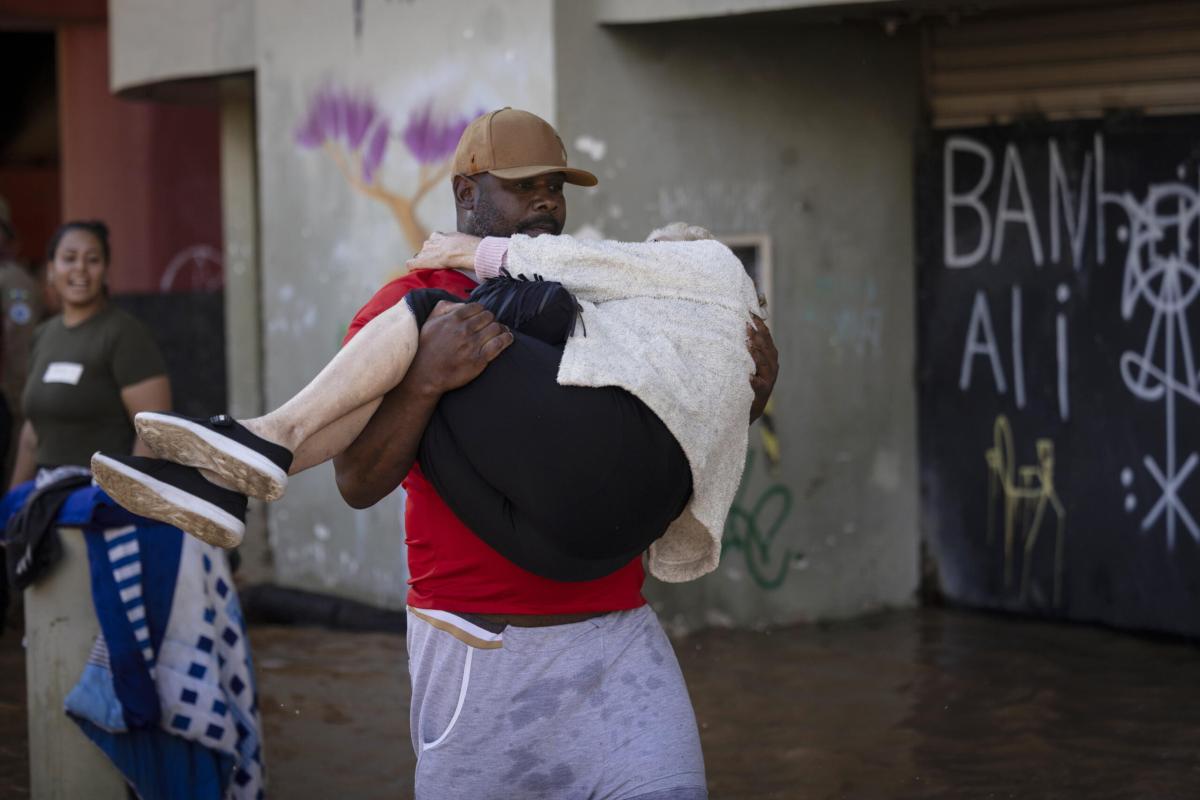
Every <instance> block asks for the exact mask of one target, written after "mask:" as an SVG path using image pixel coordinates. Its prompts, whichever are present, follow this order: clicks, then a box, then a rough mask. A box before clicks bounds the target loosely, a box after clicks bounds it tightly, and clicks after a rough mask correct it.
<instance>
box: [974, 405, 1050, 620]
mask: <svg viewBox="0 0 1200 800" xmlns="http://www.w3.org/2000/svg"><path fill="white" fill-rule="evenodd" d="M992 440H993V444H992V447H991V448H989V449H988V451H987V452H986V453H985V454H984V457H985V459H986V460H987V465H988V538H987V540H988V543H989V544H990V543H991V542H992V539H993V538H994V535H995V531H994V527H995V520H996V503H997V501H998V500H1000V499H1002V500H1003V503H1004V585H1005V586H1006V587H1007V586H1010V585H1011V584H1012V573H1013V569H1012V566H1013V565H1012V555H1013V544H1014V542H1015V540H1016V538H1017V526H1018V524H1019V525H1020V534H1021V539H1022V541H1024V543H1025V556H1024V559H1023V561H1022V567H1021V602H1025V601H1026V600H1027V599H1028V596H1029V583H1030V578H1031V574H1032V561H1033V549H1034V546H1035V545H1036V544H1037V539H1038V535H1039V534H1040V532H1041V529H1042V523H1043V521H1044V520H1045V518H1046V510H1047V508H1049V509H1050V510H1052V511H1053V512H1054V516H1055V518H1056V520H1057V530H1056V535H1055V543H1054V605H1055V606H1059V605H1061V604H1062V572H1063V545H1064V542H1065V537H1066V524H1067V510H1066V508H1065V507H1064V506H1063V504H1062V501H1061V500H1059V498H1058V491H1057V489H1056V488H1055V486H1054V442H1052V441H1051V440H1049V439H1038V440H1037V445H1036V447H1037V464H1036V465H1026V466H1021V467H1018V466H1017V464H1016V452H1015V448H1014V447H1013V434H1012V427H1011V426H1010V425H1009V423H1008V418H1007V417H1005V416H1004V415H1003V414H1001V415H1000V416H998V417H996V424H995V425H994V426H993V428H992Z"/></svg>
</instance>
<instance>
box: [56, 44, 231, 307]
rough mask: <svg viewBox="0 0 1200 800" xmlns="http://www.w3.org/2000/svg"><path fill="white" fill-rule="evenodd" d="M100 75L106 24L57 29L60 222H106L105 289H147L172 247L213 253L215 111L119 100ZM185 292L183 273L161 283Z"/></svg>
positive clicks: (216, 246) (154, 286)
mask: <svg viewBox="0 0 1200 800" xmlns="http://www.w3.org/2000/svg"><path fill="white" fill-rule="evenodd" d="M108 79H109V58H108V29H107V27H106V26H105V25H103V24H95V23H88V24H67V25H63V26H60V27H59V29H58V91H59V125H60V144H61V169H62V208H63V219H64V220H68V219H93V218H98V219H102V220H104V221H105V222H106V223H107V224H108V226H109V229H110V230H111V235H112V247H113V264H112V266H113V268H112V270H111V272H110V276H109V284H110V287H111V289H112V291H113V293H114V294H129V293H154V292H158V291H160V290H161V288H162V279H163V274H164V272H165V271H166V270H167V267H168V265H169V264H170V263H171V261H172V259H173V258H175V257H176V256H177V255H179V254H180V253H184V252H187V251H188V250H189V248H197V247H203V248H212V252H214V253H218V254H219V253H220V252H221V247H222V242H221V206H220V161H219V159H220V116H219V114H220V111H219V109H218V108H216V107H213V106H184V105H165V104H159V103H145V102H137V101H129V100H122V99H120V98H117V97H114V96H113V94H112V93H111V92H110V91H109V85H108ZM209 269H210V271H211V269H212V265H209ZM185 272H186V271H185ZM193 288H199V287H198V286H196V285H195V284H193V283H192V282H191V280H190V276H189V275H187V274H184V275H183V277H182V279H177V280H176V281H175V282H174V283H173V284H172V286H171V287H170V289H171V290H176V289H178V290H190V289H193Z"/></svg>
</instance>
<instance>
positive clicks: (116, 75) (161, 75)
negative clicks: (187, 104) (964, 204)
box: [108, 0, 255, 99]
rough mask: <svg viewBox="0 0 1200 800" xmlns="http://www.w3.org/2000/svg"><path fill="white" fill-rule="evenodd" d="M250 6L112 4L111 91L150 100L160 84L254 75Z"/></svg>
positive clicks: (226, 0)
mask: <svg viewBox="0 0 1200 800" xmlns="http://www.w3.org/2000/svg"><path fill="white" fill-rule="evenodd" d="M254 7H255V4H254V3H251V2H245V0H111V2H110V3H109V10H108V13H109V37H110V39H109V44H110V48H109V49H110V52H111V53H112V67H111V72H110V75H109V83H110V86H111V88H112V90H113V92H115V93H117V94H120V95H122V96H125V97H130V96H133V97H149V96H151V92H152V88H153V87H154V86H156V85H158V84H164V83H171V84H183V83H184V82H190V81H194V80H195V79H200V78H216V77H223V76H226V75H232V74H236V73H242V72H249V71H251V70H253V69H254V65H255V39H254V19H255V15H254ZM160 94H161V92H160ZM167 95H168V99H170V95H172V92H171V91H170V90H169V89H168V91H167ZM154 99H161V97H155V98H154Z"/></svg>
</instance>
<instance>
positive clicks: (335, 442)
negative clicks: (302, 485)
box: [240, 303, 420, 474]
mask: <svg viewBox="0 0 1200 800" xmlns="http://www.w3.org/2000/svg"><path fill="white" fill-rule="evenodd" d="M419 336H420V331H419V330H418V329H417V320H416V317H414V316H413V313H412V311H411V310H410V309H409V307H408V304H407V303H397V304H396V305H394V306H392V307H391V308H389V309H388V310H387V311H384V312H383V313H382V314H380V315H379V316H377V317H375V318H374V319H373V320H371V321H370V322H368V323H367V324H366V325H365V326H363V328H362V330H360V331H359V332H358V334H357V335H356V336H355V337H354V338H353V339H351V340H350V341H349V342H348V343H347V344H346V346H345V347H343V348H342V349H341V350H339V351H338V353H337V355H335V356H334V357H333V359H332V360H331V361H330V362H329V363H328V364H326V365H325V368H324V369H322V370H321V371H320V373H318V374H317V377H315V378H313V379H312V381H310V382H309V384H308V385H307V386H305V387H304V388H303V389H301V390H300V391H299V392H298V393H297V394H296V395H295V396H293V397H292V399H290V400H288V401H287V402H286V403H284V404H283V405H282V406H280V407H279V408H277V409H275V410H274V411H272V412H270V413H269V414H266V415H265V416H261V417H255V418H254V419H248V420H240V422H241V423H242V424H243V425H244V426H246V428H248V429H249V430H250V431H251V432H252V433H255V434H257V435H258V436H261V437H262V438H264V439H266V440H267V441H270V442H274V443H275V444H279V445H282V446H284V447H286V448H287V449H288V450H291V451H292V453H293V454H294V456H295V457H294V460H293V465H292V467H291V468H290V469H289V470H288V472H289V473H291V474H295V473H297V472H300V471H301V470H304V469H308V468H309V467H311V466H314V465H316V464H319V463H321V462H322V461H327V460H328V459H330V458H332V457H333V456H335V455H337V454H338V453H340V452H342V451H343V450H345V449H346V448H347V447H349V446H350V444H351V443H352V442H353V441H354V439H355V438H356V437H357V436H358V434H359V433H360V432H361V431H362V429H363V428H364V427H365V426H366V424H367V421H368V420H369V419H370V418H371V414H372V413H374V411H375V408H376V407H377V406H378V404H379V401H380V400H381V398H382V397H383V396H384V395H385V394H387V393H388V392H389V391H390V390H391V389H393V388H394V387H395V386H396V385H397V384H399V383H400V381H401V380H402V379H403V378H404V375H405V373H407V372H408V366H409V364H411V363H412V359H413V356H414V355H415V354H416V352H417V341H418V338H419ZM364 410H366V411H369V413H363V412H364ZM335 423H336V424H335ZM318 434H319V435H318ZM310 440H311V442H310Z"/></svg>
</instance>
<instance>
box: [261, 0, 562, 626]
mask: <svg viewBox="0 0 1200 800" xmlns="http://www.w3.org/2000/svg"><path fill="white" fill-rule="evenodd" d="M551 11H552V6H551V3H550V0H520V1H519V2H500V1H499V0H495V1H494V2H485V1H484V0H472V1H471V2H461V3H453V4H449V3H442V2H437V0H414V1H413V2H406V3H363V4H352V3H330V2H326V1H325V0H303V2H298V1H297V0H260V2H259V3H258V5H257V19H256V29H257V31H258V33H257V36H258V39H257V46H256V50H257V59H258V70H257V98H258V114H259V116H258V136H259V143H258V144H259V146H258V150H259V169H260V172H259V175H260V182H259V183H260V189H261V195H260V198H261V208H262V230H261V236H262V238H261V242H262V275H261V286H262V311H263V329H264V341H263V345H264V379H265V385H266V397H265V401H266V405H267V406H268V407H274V406H277V405H278V404H279V403H280V402H282V401H283V400H285V399H286V398H287V397H289V396H290V395H291V394H293V393H294V392H296V391H297V390H298V389H299V388H300V387H301V386H303V385H304V384H305V383H306V382H307V381H308V380H309V379H310V378H311V377H312V376H313V375H315V374H316V373H317V371H318V370H319V369H320V368H321V366H323V365H324V364H325V362H326V361H327V360H328V359H329V358H330V357H331V356H332V355H333V354H334V353H335V352H336V350H337V348H338V346H339V343H340V342H341V339H342V335H343V333H344V332H345V329H346V325H347V323H349V321H350V319H351V318H352V317H353V315H354V312H355V311H356V310H357V309H358V308H359V307H360V306H361V305H362V304H363V303H364V302H366V300H367V299H368V298H369V297H370V296H371V294H372V293H373V292H374V291H375V290H376V289H378V288H379V287H380V286H381V285H382V284H384V283H385V282H386V281H387V280H389V279H390V278H392V277H395V276H397V275H398V274H400V272H401V271H402V270H403V264H404V261H405V259H406V258H408V256H409V255H410V254H411V253H412V252H414V251H415V250H416V249H417V247H419V245H420V241H422V240H423V238H424V231H427V230H436V229H447V228H452V227H453V224H454V214H453V211H454V209H453V202H452V196H451V193H450V184H449V178H448V176H447V161H448V156H450V155H451V154H452V152H453V148H454V146H455V144H456V143H457V140H458V136H459V133H460V132H461V130H462V128H463V127H465V125H466V123H467V121H469V119H470V118H472V117H473V116H474V115H475V114H476V113H477V112H480V111H484V110H488V109H491V108H495V107H499V106H503V105H512V106H517V107H522V108H527V109H529V110H531V111H534V112H535V113H538V114H542V115H544V116H546V117H549V118H553V114H554V102H553V101H554V95H553V83H552V82H553V51H552V42H553V31H552V14H551ZM351 108H353V109H354V110H353V113H351V114H349V115H347V114H346V113H345V112H346V111H347V110H349V109H351ZM347 120H349V121H350V122H349V124H348V125H347V124H345V123H346V122H347ZM422 130H423V131H424V133H421V131H422ZM339 164H340V165H341V166H339ZM342 167H344V169H343V168H342ZM398 495H399V493H397V495H394V496H393V497H392V498H389V499H388V500H385V501H384V502H382V503H380V504H379V505H377V506H376V507H375V508H373V509H370V510H368V511H365V512H355V511H353V510H351V509H349V508H348V507H347V506H346V505H345V504H344V503H343V502H342V500H341V498H340V496H339V495H338V493H337V489H336V487H335V485H334V480H333V470H332V467H331V466H329V465H324V466H322V467H320V468H317V469H315V470H312V471H310V472H308V473H305V474H303V475H301V476H299V477H297V478H295V479H294V480H293V482H292V484H291V486H290V488H289V490H288V494H287V496H286V497H285V498H284V500H283V501H282V502H280V503H277V504H274V505H272V506H271V509H270V528H271V536H272V549H273V555H274V560H275V566H276V574H277V578H278V579H279V580H280V581H281V582H283V583H287V584H292V585H296V586H301V587H305V588H310V589H315V590H319V591H333V592H336V593H338V594H343V595H349V596H352V597H355V598H358V599H361V600H365V601H367V602H372V603H378V604H383V605H387V606H400V605H402V604H403V601H404V596H405V585H404V581H405V577H406V569H405V557H404V549H403V545H402V525H401V498H400V497H399V496H398Z"/></svg>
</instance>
